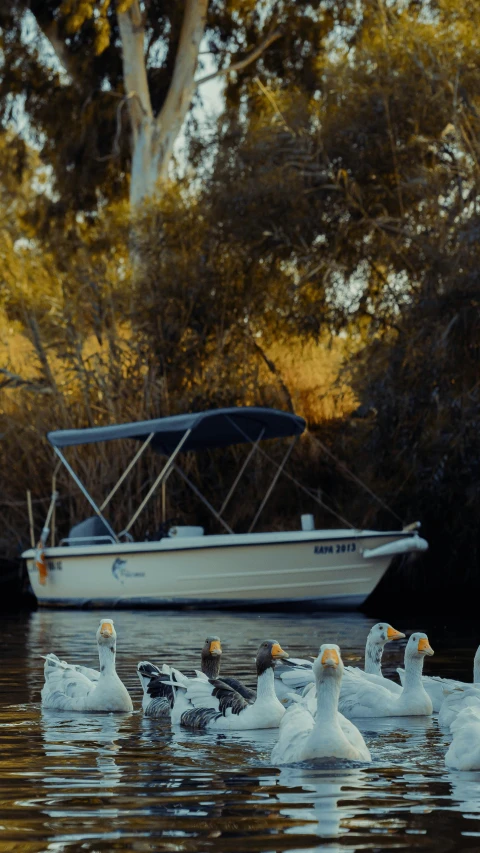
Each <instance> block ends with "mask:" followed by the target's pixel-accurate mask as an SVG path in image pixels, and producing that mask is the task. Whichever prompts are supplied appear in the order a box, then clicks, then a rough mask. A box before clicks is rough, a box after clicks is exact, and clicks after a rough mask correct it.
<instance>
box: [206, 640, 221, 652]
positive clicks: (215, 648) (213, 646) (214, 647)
mask: <svg viewBox="0 0 480 853" xmlns="http://www.w3.org/2000/svg"><path fill="white" fill-rule="evenodd" d="M209 651H210V654H211V655H221V654H222V646H221V644H220V640H212V642H211V643H210V649H209Z"/></svg>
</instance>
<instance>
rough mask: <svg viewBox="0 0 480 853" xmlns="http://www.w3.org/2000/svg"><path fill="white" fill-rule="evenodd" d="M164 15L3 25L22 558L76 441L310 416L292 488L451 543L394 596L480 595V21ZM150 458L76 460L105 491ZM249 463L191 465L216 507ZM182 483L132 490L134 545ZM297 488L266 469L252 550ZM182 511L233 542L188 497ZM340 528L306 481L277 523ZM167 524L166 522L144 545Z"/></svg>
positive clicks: (317, 14) (115, 514)
mask: <svg viewBox="0 0 480 853" xmlns="http://www.w3.org/2000/svg"><path fill="white" fill-rule="evenodd" d="M157 5H158V4H153V5H151V4H150V5H148V7H146V8H145V10H144V14H141V6H140V3H139V2H138V0H122V2H121V3H117V4H109V3H100V2H98V3H97V2H91V3H84V2H80V0H68V2H66V3H61V2H59V0H46V2H45V3H41V4H29V6H28V9H27V7H26V5H25V3H24V2H22V0H14V2H13V3H11V4H8V9H6V10H4V11H3V12H2V13H1V14H0V34H1V35H2V36H3V41H2V50H3V52H4V64H3V66H2V69H1V71H0V173H1V175H2V180H1V183H0V209H1V212H2V225H1V232H2V239H1V241H0V269H1V277H0V393H1V398H0V435H1V439H0V455H1V458H0V462H1V464H0V514H1V516H2V527H1V531H0V554H2V555H3V556H5V558H12V557H13V558H14V557H16V556H17V555H18V553H19V551H20V550H21V549H22V548H23V547H25V545H27V544H28V542H29V532H28V521H27V508H26V503H25V501H26V490H27V489H30V490H31V491H32V496H33V507H34V516H35V527H36V531H37V533H38V531H39V530H40V529H41V525H42V522H43V518H44V516H45V513H46V509H47V506H48V501H49V496H50V490H51V486H50V483H51V474H52V468H53V463H52V452H51V448H49V447H48V446H47V443H46V441H45V434H46V432H47V431H48V430H50V429H58V428H69V427H86V426H93V425H100V424H104V423H114V422H126V421H133V420H141V419H148V418H155V417H162V416H164V415H172V414H177V413H180V412H186V411H199V410H203V409H208V408H216V407H220V406H228V405H267V406H273V407H276V408H280V409H284V410H289V411H292V410H295V411H296V412H297V413H298V414H300V415H303V416H304V417H306V419H307V421H308V424H309V432H308V434H307V435H306V436H304V437H302V439H301V440H300V441H299V442H298V443H297V445H296V447H295V449H294V452H293V453H292V456H291V458H290V460H289V470H290V471H291V472H292V473H294V474H295V476H296V478H297V479H298V480H300V481H301V482H305V483H306V485H308V486H310V487H311V488H314V489H316V490H319V494H320V495H321V496H323V497H324V498H325V500H326V501H327V502H328V503H329V504H331V506H332V507H333V509H334V510H335V511H336V512H338V513H339V514H340V515H342V516H344V517H346V518H348V519H349V520H352V521H353V522H354V523H355V524H356V525H358V526H361V527H371V528H373V527H376V528H380V529H385V528H389V527H392V526H393V522H395V525H394V526H399V524H400V523H399V519H402V520H403V521H404V523H409V522H413V521H416V520H420V521H421V522H422V528H421V530H422V535H423V536H424V537H425V538H426V539H427V540H428V541H429V544H430V550H429V551H428V553H427V554H426V555H425V556H424V557H422V559H421V560H419V561H418V562H413V561H403V562H402V563H400V564H398V565H395V566H393V567H392V570H391V571H390V572H389V573H388V575H387V576H386V578H385V579H384V581H383V582H382V584H381V585H380V588H379V590H378V591H377V593H376V595H377V596H378V600H379V601H381V602H386V603H387V602H388V603H389V605H390V604H391V605H392V606H393V603H394V604H395V606H396V607H397V606H398V607H406V608H411V607H413V606H414V603H415V606H417V605H418V606H422V604H425V603H426V602H428V603H429V605H431V604H432V602H435V606H436V607H438V608H444V609H445V608H447V607H449V606H450V607H457V606H458V607H460V601H462V602H464V603H465V602H466V601H467V602H468V600H469V599H470V600H472V602H473V600H475V597H476V594H478V592H479V591H480V573H479V565H480V450H479V443H478V427H479V423H480V381H479V375H480V374H479V366H480V273H479V264H478V244H479V233H480V67H479V63H478V52H479V44H478V33H479V32H480V6H479V4H478V3H476V2H473V0H466V2H465V3H463V4H461V7H460V6H459V4H458V2H456V0H437V2H435V3H430V2H425V3H420V4H419V3H416V2H408V0H407V2H404V0H401V2H400V0H398V2H396V0H394V2H392V3H389V4H384V3H381V2H378V0H361V2H360V3H358V2H357V0H340V2H338V3H335V4H333V6H332V4H331V3H323V2H322V0H321V2H319V4H303V3H298V2H297V0H285V2H284V3H282V4H281V10H280V9H279V8H278V9H277V6H276V4H273V6H272V10H271V11H272V16H273V17H271V18H269V17H268V15H265V14H263V13H262V14H260V12H259V5H258V4H257V3H256V2H255V0H249V2H248V3H245V2H244V0H242V2H241V3H240V2H236V0H234V2H232V3H230V4H224V3H222V2H219V3H216V4H212V3H208V2H207V0H198V2H189V3H187V4H185V7H184V9H183V8H181V6H182V4H171V3H163V2H162V3H160V4H159V5H158V8H157ZM267 5H268V4H267ZM207 54H208V58H205V57H206V56H207ZM212 69H213V70H212ZM132 75H133V76H132ZM212 75H213V78H212ZM212 79H213V80H214V85H215V86H216V88H215V89H214V91H213V94H212V91H210V95H207V94H206V93H207V92H208V91H209V90H208V88H207V82H208V81H209V82H208V85H210V84H211V83H212ZM206 81H207V82H206ZM132 93H133V94H132ZM208 98H210V101H209V100H208ZM208 104H210V107H211V109H210V110H209V109H207V106H208ZM165 130H166V131H168V133H167V136H165V134H164V131H165ZM149 134H150V135H149ZM162 134H163V135H162ZM167 137H168V140H167ZM149 140H150V141H149ZM167 142H168V144H167ZM142 151H143V152H144V153H145V157H146V159H145V161H144V164H146V165H145V168H144V169H143V171H142V168H141V162H142V160H141V152H142ZM147 155H148V156H147ZM325 448H326V450H325ZM129 452H130V451H129V449H128V448H127V447H126V446H125V447H124V446H120V445H117V444H115V446H113V445H112V446H105V447H104V448H102V449H101V451H100V456H99V457H97V458H96V459H95V458H94V455H93V454H91V453H90V451H89V449H87V450H86V449H85V448H76V449H75V448H73V449H72V459H73V462H74V464H75V465H76V467H77V468H78V470H79V472H80V475H81V477H82V478H83V479H84V480H85V481H86V482H88V484H89V485H90V487H91V488H92V491H93V494H94V496H95V497H97V498H98V497H99V496H100V495H105V494H106V493H108V491H109V488H110V486H111V485H112V484H113V483H114V482H115V481H116V479H117V477H118V476H119V473H120V468H122V467H123V459H124V457H125V456H127V455H128V453H129ZM245 452H248V451H245V449H244V448H232V449H231V451H229V455H228V454H227V455H226V456H225V458H222V459H221V458H220V455H219V454H215V453H205V454H202V455H201V456H200V455H199V456H198V457H196V458H192V459H189V461H188V471H187V473H188V474H189V476H190V477H191V478H192V479H193V480H194V481H195V482H197V483H198V484H199V485H201V487H202V491H203V492H204V493H205V494H206V497H207V498H208V499H209V500H210V501H211V503H212V504H213V505H214V506H218V505H220V504H221V500H222V497H221V496H224V495H225V494H226V492H227V491H228V488H229V485H230V484H231V482H232V479H233V476H234V474H233V473H232V472H233V470H234V469H235V470H238V464H239V463H240V464H241V461H242V459H243V458H244V453H245ZM269 452H271V453H272V455H273V456H275V458H277V456H276V455H275V454H278V456H280V454H281V452H282V447H279V448H278V449H276V448H275V447H274V446H272V447H271V449H269ZM330 454H332V455H333V457H334V458H335V459H338V460H340V463H341V464H338V463H335V462H334V461H333V459H332V455H330ZM120 460H121V462H122V465H120ZM160 464H161V460H160V458H159V457H157V458H155V460H154V461H153V462H152V461H151V459H148V460H147V459H143V460H142V462H141V464H140V465H139V466H138V468H137V469H135V472H134V473H132V475H131V478H130V479H129V481H128V486H127V487H126V489H125V490H124V492H123V493H122V499H121V500H120V501H118V502H117V503H116V504H115V506H114V508H113V510H112V515H111V516H110V521H111V522H112V524H113V525H114V526H115V527H121V526H122V523H124V522H125V520H126V519H127V518H128V517H129V516H130V515H131V514H132V507H133V506H137V505H138V501H139V498H140V499H141V497H142V495H144V494H145V493H146V491H147V489H148V486H149V484H150V483H151V478H152V476H153V475H154V474H155V472H156V471H157V470H158V466H159V465H160ZM342 466H345V467H342ZM346 469H347V470H348V471H350V472H352V473H353V474H354V475H355V477H357V478H359V479H360V480H361V481H363V482H364V483H365V484H366V485H367V486H368V487H369V488H370V489H371V490H372V491H373V492H374V493H375V494H377V495H378V496H379V497H380V498H381V500H382V501H383V502H384V504H386V505H388V506H389V507H391V509H392V510H393V513H394V515H393V516H392V515H391V514H390V512H389V511H387V510H386V509H385V508H384V507H382V506H381V505H380V504H377V503H375V502H374V501H373V500H372V499H371V498H370V497H369V496H368V495H367V494H366V493H365V492H363V491H362V490H361V489H359V488H358V485H357V484H356V483H354V481H353V480H352V479H351V478H350V477H349V476H348V475H347V474H346ZM270 478H271V471H270V468H269V465H268V463H267V462H266V461H265V459H263V458H258V459H257V460H256V461H255V462H254V463H253V464H252V466H251V468H250V469H248V470H247V474H246V477H245V480H244V481H243V490H242V491H241V492H239V495H238V500H237V502H236V503H235V504H233V503H232V507H231V510H230V511H231V517H230V518H229V523H231V524H232V526H233V527H234V528H235V529H236V530H239V531H241V530H242V529H243V525H245V524H246V516H247V514H248V508H249V505H248V504H247V500H249V501H251V504H250V505H251V506H258V504H259V501H260V495H262V494H263V493H264V491H265V487H266V483H268V482H269V480H270ZM58 489H59V491H60V493H61V500H60V503H59V506H58V509H57V518H56V523H57V529H58V531H59V532H60V533H61V535H65V534H66V531H67V530H68V528H69V527H70V525H71V523H72V521H73V520H78V519H80V518H82V517H85V515H86V514H90V513H89V511H88V509H87V507H86V506H85V504H84V503H83V498H82V497H81V496H80V495H78V494H77V493H75V492H74V490H73V489H72V486H71V484H70V483H67V481H66V480H63V474H60V475H59V480H58ZM247 496H248V498H247ZM168 500H169V517H172V518H176V520H178V521H182V522H183V523H192V522H193V521H196V522H198V523H200V524H204V525H205V527H206V528H208V529H209V530H210V531H211V532H214V530H213V527H212V524H211V522H210V519H208V520H207V519H206V518H204V517H203V511H202V510H201V511H200V513H198V512H197V511H196V507H195V508H194V502H193V500H192V498H191V495H190V494H189V493H187V492H186V491H185V488H184V486H183V484H182V483H180V482H177V481H176V480H175V479H174V477H173V476H172V478H171V481H170V480H169V490H168ZM312 510H313V507H312V506H309V505H308V501H307V499H304V497H302V496H301V495H300V493H297V492H296V490H295V488H293V487H292V486H291V485H290V483H288V481H285V482H282V481H279V488H278V489H277V490H276V493H275V494H274V495H273V496H272V498H271V500H270V501H269V503H268V504H267V506H266V508H265V512H264V514H263V515H262V517H261V524H262V525H263V526H264V528H267V527H268V528H269V529H279V528H280V527H284V526H286V525H291V526H298V524H299V517H300V514H301V513H304V512H312ZM160 520H161V519H160V506H159V501H158V500H157V501H156V500H155V499H154V500H153V501H152V502H151V504H150V505H149V506H148V508H147V511H146V514H145V515H144V516H143V517H142V519H141V524H142V531H141V532H143V533H145V532H147V531H150V532H152V531H155V530H157V529H158V527H159V525H160ZM315 521H316V525H317V527H321V526H331V525H332V524H335V521H332V520H331V519H330V517H329V515H328V513H321V512H318V511H317V510H316V509H315ZM134 533H135V531H134ZM139 534H140V529H138V530H137V535H139ZM467 606H468V605H467ZM472 607H473V605H472ZM382 618H383V617H382Z"/></svg>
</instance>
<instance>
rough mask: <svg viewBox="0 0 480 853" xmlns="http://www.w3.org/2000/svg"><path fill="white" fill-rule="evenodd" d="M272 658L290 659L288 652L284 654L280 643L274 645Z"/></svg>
mask: <svg viewBox="0 0 480 853" xmlns="http://www.w3.org/2000/svg"><path fill="white" fill-rule="evenodd" d="M272 658H288V652H284V651H283V649H282V647H281V645H280V643H274V644H273V646H272Z"/></svg>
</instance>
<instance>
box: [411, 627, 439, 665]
mask: <svg viewBox="0 0 480 853" xmlns="http://www.w3.org/2000/svg"><path fill="white" fill-rule="evenodd" d="M425 655H433V649H432V647H431V645H430V643H429V642H428V637H427V635H426V634H423V633H422V632H421V631H416V632H415V633H414V634H411V635H410V637H409V638H408V643H407V647H406V649H405V661H406V660H407V658H413V659H414V660H423V659H424V657H425Z"/></svg>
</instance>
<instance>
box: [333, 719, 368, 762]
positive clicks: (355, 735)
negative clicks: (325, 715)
mask: <svg viewBox="0 0 480 853" xmlns="http://www.w3.org/2000/svg"><path fill="white" fill-rule="evenodd" d="M338 722H339V724H340V728H341V729H342V732H343V734H344V735H345V737H346V738H347V740H348V741H349V743H351V745H352V746H353V747H354V748H355V749H356V750H357V752H358V753H359V756H360V758H361V759H362V761H371V760H372V757H371V755H370V750H369V748H368V746H367V744H366V743H365V741H364V739H363V735H362V733H361V732H360V731H359V730H358V729H357V727H356V726H355V725H354V724H353V723H352V722H351V720H347V718H346V717H344V716H343V714H340V713H339V714H338Z"/></svg>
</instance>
